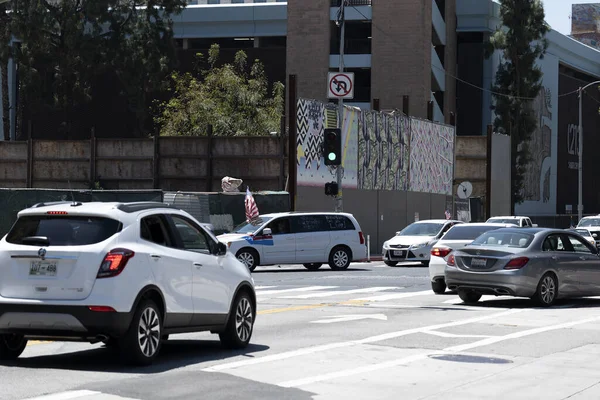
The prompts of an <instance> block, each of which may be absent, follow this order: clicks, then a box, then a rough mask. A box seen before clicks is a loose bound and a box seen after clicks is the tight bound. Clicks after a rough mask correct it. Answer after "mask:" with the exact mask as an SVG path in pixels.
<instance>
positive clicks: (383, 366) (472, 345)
mask: <svg viewBox="0 0 600 400" xmlns="http://www.w3.org/2000/svg"><path fill="white" fill-rule="evenodd" d="M515 311H517V310H515ZM597 321H600V317H593V318H586V319H583V320H579V321H573V322H567V323H564V324H558V325H548V326H544V327H541V328H533V329H527V330H524V331H521V332H515V333H511V334H508V335H504V336H496V337H490V338H487V339H483V340H478V341H476V342H473V343H469V344H464V345H458V346H452V347H447V348H445V349H443V350H441V351H426V352H423V353H421V354H415V355H412V356H409V357H404V358H400V359H397V360H390V361H386V362H383V363H377V364H371V365H367V366H363V367H358V368H351V369H347V370H343V371H336V372H333V373H330V374H321V375H317V376H311V377H306V378H302V379H296V380H292V381H286V382H282V383H280V384H278V386H282V387H288V388H290V387H298V386H304V385H310V384H313V383H317V382H323V381H327V380H332V379H337V378H346V377H348V376H353V375H357V374H364V373H367V372H375V371H379V370H382V369H388V368H391V367H395V366H399V365H403V364H408V363H410V362H413V361H420V360H424V359H426V358H427V357H429V356H430V355H433V354H452V353H457V352H461V351H465V350H471V349H474V348H477V347H483V346H488V345H490V344H494V343H498V342H503V341H506V340H511V339H518V338H522V337H525V336H531V335H536V334H538V333H544V332H549V331H554V330H559V329H566V328H571V327H573V326H577V325H582V324H586V323H591V322H597ZM424 333H431V329H430V330H428V331H424Z"/></svg>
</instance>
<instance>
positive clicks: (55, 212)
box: [46, 211, 69, 215]
mask: <svg viewBox="0 0 600 400" xmlns="http://www.w3.org/2000/svg"><path fill="white" fill-rule="evenodd" d="M46 214H48V215H67V214H69V213H68V212H66V211H48V212H47V213H46Z"/></svg>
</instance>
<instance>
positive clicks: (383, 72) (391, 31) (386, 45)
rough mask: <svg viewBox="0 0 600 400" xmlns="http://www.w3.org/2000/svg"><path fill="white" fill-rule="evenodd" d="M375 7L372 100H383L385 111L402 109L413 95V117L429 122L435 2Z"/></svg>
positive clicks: (391, 0) (390, 1)
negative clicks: (406, 98)
mask: <svg viewBox="0 0 600 400" xmlns="http://www.w3.org/2000/svg"><path fill="white" fill-rule="evenodd" d="M372 7H373V25H374V27H373V33H372V37H373V39H372V40H373V44H372V60H373V61H372V72H371V84H372V89H371V97H372V98H378V99H380V107H381V109H393V108H397V109H402V96H403V95H409V96H410V114H411V115H413V116H416V117H421V118H425V117H426V116H427V102H428V101H429V100H430V98H431V12H432V4H431V0H418V1H415V0H380V1H377V2H374V4H373V6H372ZM452 15H454V13H452ZM382 31H383V32H382ZM384 32H385V33H384Z"/></svg>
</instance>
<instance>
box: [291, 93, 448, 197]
mask: <svg viewBox="0 0 600 400" xmlns="http://www.w3.org/2000/svg"><path fill="white" fill-rule="evenodd" d="M337 118H338V115H337V112H336V110H335V109H334V108H332V107H331V105H330V104H324V103H322V102H319V101H316V100H307V99H299V100H298V109H297V127H298V132H297V168H298V169H297V182H298V185H300V186H322V185H324V184H325V183H327V182H331V181H335V178H336V174H335V171H336V170H335V168H330V167H328V166H325V164H324V160H323V155H322V150H321V149H322V144H323V136H324V130H325V128H334V127H336V126H337ZM342 121H343V125H342V146H343V148H342V177H343V178H342V187H343V188H353V189H364V190H410V191H414V192H426V193H437V194H446V195H450V194H451V192H452V176H453V165H454V142H455V140H454V136H455V131H454V127H451V126H447V125H440V124H437V123H433V122H430V121H425V120H420V119H416V118H409V117H407V116H405V115H403V114H394V113H393V114H390V113H382V112H378V111H363V110H360V109H359V108H355V107H348V106H345V107H344V112H343V119H342Z"/></svg>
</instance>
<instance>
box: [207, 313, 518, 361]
mask: <svg viewBox="0 0 600 400" xmlns="http://www.w3.org/2000/svg"><path fill="white" fill-rule="evenodd" d="M522 311H525V310H524V309H517V310H509V311H503V312H500V313H495V314H490V315H484V316H481V317H474V318H469V319H465V320H462V321H454V322H448V323H444V324H437V325H428V326H423V327H419V328H411V329H405V330H401V331H396V332H390V333H386V334H383V335H376V336H371V337H367V338H364V339H359V340H350V341H346V342H334V343H328V344H324V345H319V346H312V347H305V348H302V349H297V350H291V351H285V352H282V353H278V354H272V355H269V356H264V357H257V358H253V359H247V360H241V361H233V362H229V363H224V364H219V365H215V366H212V367H208V368H205V369H203V370H202V371H205V372H217V371H224V370H228V369H234V368H239V367H245V366H248V365H256V364H262V363H267V362H273V361H280V360H286V359H288V358H293V357H299V356H304V355H308V354H314V353H319V352H322V351H326V350H332V349H338V348H341V347H350V346H354V345H357V344H365V343H373V342H379V341H383V340H388V339H394V338H397V337H401V336H406V335H411V334H414V333H420V332H425V331H431V330H436V329H443V328H449V327H453V326H460V325H467V324H472V323H476V322H480V321H485V320H488V319H494V318H498V317H503V316H505V315H510V314H515V313H518V312H522Z"/></svg>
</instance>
